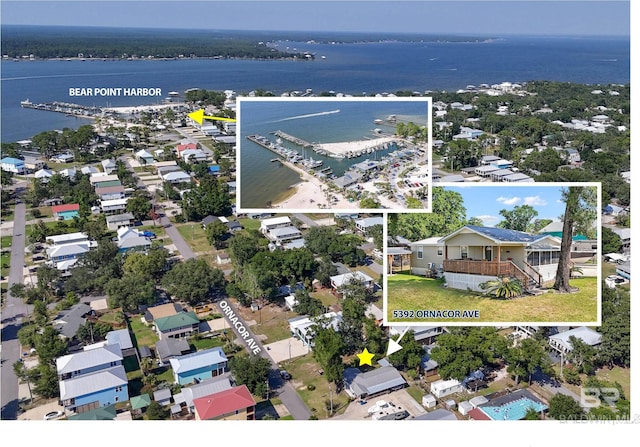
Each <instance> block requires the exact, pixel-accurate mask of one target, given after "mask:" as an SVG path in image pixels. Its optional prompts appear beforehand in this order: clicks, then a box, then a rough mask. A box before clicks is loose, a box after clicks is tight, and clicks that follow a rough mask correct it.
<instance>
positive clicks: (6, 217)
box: [0, 207, 13, 222]
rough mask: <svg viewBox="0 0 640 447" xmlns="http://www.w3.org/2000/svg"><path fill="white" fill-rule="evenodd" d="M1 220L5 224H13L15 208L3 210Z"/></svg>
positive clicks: (0, 215) (0, 214)
mask: <svg viewBox="0 0 640 447" xmlns="http://www.w3.org/2000/svg"><path fill="white" fill-rule="evenodd" d="M0 218H2V220H3V221H5V222H11V221H12V220H13V208H8V207H7V208H6V209H4V208H3V209H2V211H1V212H0Z"/></svg>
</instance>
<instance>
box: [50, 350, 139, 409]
mask: <svg viewBox="0 0 640 447" xmlns="http://www.w3.org/2000/svg"><path fill="white" fill-rule="evenodd" d="M122 359H123V357H122V352H121V350H120V346H119V345H117V344H115V345H106V346H103V347H98V348H95V349H91V350H87V351H81V352H78V353H75V354H69V355H66V356H63V357H59V358H58V359H56V371H57V374H58V379H59V387H60V404H61V405H63V406H64V407H65V410H67V411H73V412H76V413H83V412H86V411H90V410H94V409H96V408H99V407H105V406H108V405H111V404H114V403H117V402H125V401H127V400H129V391H128V381H127V374H126V372H125V369H124V366H123V364H122Z"/></svg>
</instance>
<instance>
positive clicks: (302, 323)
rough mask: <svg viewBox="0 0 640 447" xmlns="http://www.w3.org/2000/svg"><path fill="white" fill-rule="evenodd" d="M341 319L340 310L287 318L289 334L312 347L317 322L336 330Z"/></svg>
mask: <svg viewBox="0 0 640 447" xmlns="http://www.w3.org/2000/svg"><path fill="white" fill-rule="evenodd" d="M340 321H342V312H328V313H326V314H324V315H320V316H318V317H309V316H308V315H303V316H299V317H294V318H291V319H289V320H288V323H289V330H290V331H291V335H293V336H294V337H296V338H298V339H299V340H300V341H302V343H303V344H304V345H305V346H309V347H313V337H314V336H315V332H314V330H313V329H314V327H315V326H316V325H318V324H320V325H322V326H323V327H324V328H328V327H331V328H333V330H335V331H338V324H339V323H340Z"/></svg>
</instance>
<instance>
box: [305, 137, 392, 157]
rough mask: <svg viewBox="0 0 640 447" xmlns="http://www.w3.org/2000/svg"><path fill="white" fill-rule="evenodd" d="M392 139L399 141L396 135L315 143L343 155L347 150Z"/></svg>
mask: <svg viewBox="0 0 640 447" xmlns="http://www.w3.org/2000/svg"><path fill="white" fill-rule="evenodd" d="M392 141H399V139H398V138H396V137H380V138H376V139H373V140H356V141H342V142H339V143H322V144H316V147H317V148H319V149H322V150H324V151H326V152H329V153H331V154H335V155H345V154H346V153H347V152H357V151H362V150H367V149H369V148H374V147H376V146H380V145H383V144H387V143H390V142H392Z"/></svg>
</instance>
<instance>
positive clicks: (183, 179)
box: [162, 170, 191, 185]
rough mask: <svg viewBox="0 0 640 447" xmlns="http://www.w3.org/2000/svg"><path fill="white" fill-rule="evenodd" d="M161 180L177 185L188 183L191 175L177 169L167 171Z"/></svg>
mask: <svg viewBox="0 0 640 447" xmlns="http://www.w3.org/2000/svg"><path fill="white" fill-rule="evenodd" d="M162 180H163V181H165V182H169V183H171V184H172V185H177V184H179V183H188V182H191V176H190V175H189V174H187V173H186V172H184V171H182V170H179V171H173V172H168V173H166V174H164V175H163V176H162Z"/></svg>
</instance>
